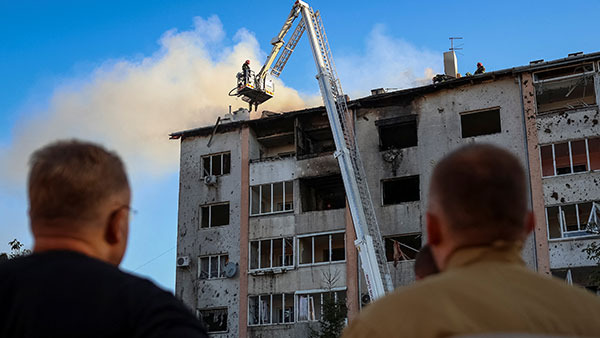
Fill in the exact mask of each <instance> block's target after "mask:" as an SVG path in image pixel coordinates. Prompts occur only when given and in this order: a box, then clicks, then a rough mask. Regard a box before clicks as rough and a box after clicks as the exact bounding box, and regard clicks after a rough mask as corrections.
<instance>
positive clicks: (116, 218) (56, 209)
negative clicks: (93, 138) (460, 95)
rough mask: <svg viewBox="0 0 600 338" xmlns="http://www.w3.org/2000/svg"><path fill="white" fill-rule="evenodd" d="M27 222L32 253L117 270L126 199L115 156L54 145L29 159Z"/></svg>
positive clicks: (82, 145)
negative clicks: (85, 257)
mask: <svg viewBox="0 0 600 338" xmlns="http://www.w3.org/2000/svg"><path fill="white" fill-rule="evenodd" d="M30 167H31V168H30V172H29V179H28V193H29V217H30V219H31V230H32V232H33V235H34V237H35V241H36V249H37V250H38V251H41V250H46V249H67V250H68V249H73V250H76V251H85V253H87V254H90V255H92V256H95V257H97V258H100V259H102V260H105V261H107V262H110V263H112V264H115V265H118V264H119V263H120V262H121V260H122V258H123V255H124V253H125V247H126V244H127V236H128V228H129V210H130V207H129V203H130V199H131V194H130V189H129V182H128V180H127V174H126V173H125V168H124V166H123V163H122V162H121V160H120V159H119V157H118V156H117V155H116V154H114V153H112V152H108V151H106V150H105V149H104V148H102V147H101V146H98V145H95V144H92V143H87V142H82V141H76V140H72V141H59V142H56V143H52V144H50V145H47V146H45V147H43V148H41V149H39V150H37V151H35V152H34V153H33V154H32V155H31V159H30Z"/></svg>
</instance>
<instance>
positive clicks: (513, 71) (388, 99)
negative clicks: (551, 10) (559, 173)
mask: <svg viewBox="0 0 600 338" xmlns="http://www.w3.org/2000/svg"><path fill="white" fill-rule="evenodd" d="M599 59H600V52H595V53H589V54H583V53H573V54H569V56H568V57H566V58H561V59H556V60H550V61H544V60H536V61H531V62H530V63H529V65H526V66H519V67H513V68H507V69H501V70H497V71H493V72H488V73H484V74H477V75H472V76H463V77H459V78H456V79H452V80H447V81H443V82H439V83H434V84H430V85H425V86H420V87H413V88H407V89H401V90H396V91H392V92H387V93H381V94H373V95H369V96H366V97H363V98H359V99H356V100H351V101H349V102H348V107H349V108H376V107H382V106H389V105H391V103H392V102H396V103H397V102H398V100H402V99H403V98H405V99H408V100H410V99H412V98H413V97H414V96H416V95H423V94H428V93H433V92H436V91H439V90H442V89H451V88H456V87H460V86H464V85H468V84H477V83H482V82H486V81H489V80H496V79H498V78H502V77H506V76H516V75H517V74H520V73H525V72H535V71H539V70H543V69H548V68H554V67H561V66H568V65H570V64H574V63H581V62H585V61H595V60H599ZM317 112H325V108H324V107H323V106H320V107H314V108H307V109H301V110H294V111H290V112H282V113H281V114H276V115H271V116H266V117H262V118H259V119H252V120H244V121H234V122H228V123H223V124H220V125H219V126H218V128H217V131H216V132H218V133H223V132H227V131H231V130H235V129H238V128H240V127H241V126H243V125H246V124H247V125H249V126H258V125H261V124H262V123H267V122H271V121H274V120H278V119H287V118H292V117H295V116H299V115H304V114H313V113H317ZM214 128H215V126H214V125H211V126H204V127H200V128H195V129H189V130H184V131H179V132H174V133H171V134H169V138H170V139H179V138H185V137H191V136H207V135H210V134H212V133H213V132H214Z"/></svg>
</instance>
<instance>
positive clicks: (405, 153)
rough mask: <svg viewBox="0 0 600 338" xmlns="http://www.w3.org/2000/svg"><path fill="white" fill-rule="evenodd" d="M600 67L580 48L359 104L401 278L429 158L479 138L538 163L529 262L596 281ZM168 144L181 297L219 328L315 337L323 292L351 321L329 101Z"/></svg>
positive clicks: (345, 221) (346, 216)
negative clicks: (174, 146)
mask: <svg viewBox="0 0 600 338" xmlns="http://www.w3.org/2000/svg"><path fill="white" fill-rule="evenodd" d="M599 69H600V53H594V54H581V53H576V54H572V55H569V56H568V57H566V58H563V59H559V60H553V61H543V60H539V61H533V62H531V63H530V64H529V65H527V66H522V67H515V68H511V69H505V70H498V71H493V72H488V73H485V74H479V75H475V76H468V77H459V78H451V79H449V80H446V81H443V82H440V83H436V84H431V85H427V86H422V87H416V88H409V89H404V90H398V91H392V92H386V91H385V90H378V91H373V93H372V95H370V96H367V97H364V98H360V99H356V100H352V101H349V103H348V105H349V109H350V111H351V113H352V114H353V115H354V116H353V117H354V121H355V124H354V128H355V134H356V139H357V142H358V147H359V149H360V152H361V156H362V159H363V162H364V166H365V171H366V173H367V180H368V186H369V189H370V194H371V197H372V199H373V204H374V207H375V212H376V215H377V219H378V223H379V227H380V229H381V234H382V236H383V240H384V245H385V249H386V255H387V258H388V261H389V263H388V264H389V266H390V270H391V274H392V280H393V282H394V284H395V285H396V286H402V285H407V284H410V283H412V282H413V281H414V273H413V264H414V262H413V259H414V257H415V253H416V252H417V251H418V250H419V248H420V247H421V245H422V244H423V243H424V242H425V241H426V236H427V235H426V233H425V226H424V219H425V217H424V214H425V211H426V206H427V191H428V186H429V179H430V176H431V172H432V169H433V167H434V166H435V164H436V163H437V162H438V161H439V160H440V159H441V158H442V157H443V156H444V155H446V154H447V153H449V152H450V151H452V150H454V149H456V148H458V147H460V146H462V145H465V144H470V143H478V142H485V143H493V144H497V145H499V146H502V147H504V148H506V149H508V150H510V151H511V152H513V153H514V154H515V155H516V156H518V157H519V158H520V160H521V162H522V164H523V166H524V167H525V168H527V170H528V171H529V186H530V194H531V208H532V209H533V210H534V212H535V213H536V215H537V223H536V227H535V230H534V232H533V234H532V235H531V236H530V238H529V239H528V241H527V243H526V245H525V247H524V249H523V258H524V260H525V262H526V263H527V264H528V266H530V267H531V268H533V269H536V270H537V271H539V272H540V273H543V274H554V275H555V276H558V277H561V278H569V279H571V280H573V282H574V283H577V284H581V285H584V286H587V283H588V281H587V276H588V275H589V272H590V271H591V269H593V268H594V266H595V263H594V262H593V261H591V260H589V259H588V258H587V256H586V255H585V254H584V253H583V252H582V249H583V248H584V247H585V246H586V245H588V244H589V243H591V242H592V241H597V240H598V238H599V237H598V235H597V233H594V232H591V231H589V227H587V221H588V219H589V216H590V213H591V209H592V205H593V204H592V203H593V202H597V201H599V200H600V136H599V135H600V124H599V123H598V121H599V120H600V115H599V110H598V103H599V101H600V72H599ZM450 75H453V76H455V75H456V74H450ZM451 77H452V76H451ZM171 138H172V139H178V140H180V141H181V158H180V160H181V161H180V170H181V171H180V194H179V215H178V218H179V219H178V236H177V276H176V287H175V290H176V295H177V296H178V297H179V298H181V299H182V300H183V301H184V302H185V303H186V304H187V305H188V306H189V307H191V308H193V309H195V310H196V313H197V314H198V316H199V317H200V318H201V319H202V320H203V321H204V323H205V325H206V326H207V328H208V330H209V332H210V333H211V335H212V336H214V337H238V336H239V337H306V336H308V335H309V328H310V327H313V328H315V327H316V326H317V321H318V320H319V318H320V317H321V315H322V304H323V295H324V294H325V293H326V292H333V294H334V295H335V297H336V298H337V299H338V300H340V301H345V302H346V304H347V307H348V314H347V316H348V320H350V321H351V320H352V318H353V317H354V316H356V315H357V313H358V312H359V311H360V308H361V307H363V306H365V305H366V303H368V301H369V299H368V295H367V290H366V287H365V282H364V279H363V277H362V276H363V275H362V272H361V271H360V264H359V262H358V255H357V252H356V249H355V247H354V244H353V242H354V230H353V226H352V223H351V222H352V221H351V217H350V212H349V209H348V207H347V204H346V200H345V193H344V186H343V182H342V177H341V175H340V172H339V167H338V165H337V162H336V159H335V158H334V157H333V152H334V150H335V146H334V142H333V139H332V134H331V130H330V128H329V123H328V120H327V114H326V112H325V109H324V108H323V107H317V108H311V109H305V110H298V111H291V112H282V113H269V112H263V116H262V117H261V118H257V119H249V116H248V113H247V111H244V110H239V111H237V112H235V113H230V114H227V115H226V117H225V118H224V119H222V120H221V123H217V125H216V126H214V125H211V126H203V127H200V128H197V129H192V130H186V131H181V132H176V133H173V134H171ZM395 243H398V244H395ZM394 247H396V249H394ZM398 248H399V249H398ZM398 251H399V253H400V255H398ZM567 276H568V277H567Z"/></svg>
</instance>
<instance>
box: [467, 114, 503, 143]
mask: <svg viewBox="0 0 600 338" xmlns="http://www.w3.org/2000/svg"><path fill="white" fill-rule="evenodd" d="M491 112H498V129H497V130H494V131H493V132H486V133H484V134H481V133H472V134H469V135H467V136H465V127H464V123H465V122H464V119H465V117H467V116H474V115H478V114H485V113H491ZM459 116H460V137H461V138H462V139H467V138H471V137H480V136H488V135H496V134H501V133H502V109H501V107H500V106H496V107H489V108H484V109H477V110H470V111H465V112H462V113H459Z"/></svg>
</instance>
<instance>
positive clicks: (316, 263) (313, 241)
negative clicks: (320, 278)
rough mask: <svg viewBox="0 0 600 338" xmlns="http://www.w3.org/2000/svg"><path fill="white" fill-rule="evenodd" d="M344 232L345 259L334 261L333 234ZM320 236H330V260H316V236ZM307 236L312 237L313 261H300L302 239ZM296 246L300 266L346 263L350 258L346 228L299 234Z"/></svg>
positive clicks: (297, 260)
mask: <svg viewBox="0 0 600 338" xmlns="http://www.w3.org/2000/svg"><path fill="white" fill-rule="evenodd" d="M340 233H343V234H344V259H343V260H338V261H332V259H331V258H332V252H333V250H332V249H333V248H332V246H331V245H332V235H335V234H340ZM318 236H328V237H329V238H328V239H329V260H328V261H326V262H315V237H318ZM307 237H312V240H311V263H300V239H302V238H307ZM296 241H297V244H296V247H297V251H296V257H297V259H296V262H297V266H298V267H299V268H300V267H306V266H318V265H327V264H336V263H345V262H346V260H347V259H348V257H347V256H348V255H347V254H346V230H334V231H326V232H318V233H311V234H303V235H297V236H296Z"/></svg>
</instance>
